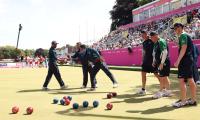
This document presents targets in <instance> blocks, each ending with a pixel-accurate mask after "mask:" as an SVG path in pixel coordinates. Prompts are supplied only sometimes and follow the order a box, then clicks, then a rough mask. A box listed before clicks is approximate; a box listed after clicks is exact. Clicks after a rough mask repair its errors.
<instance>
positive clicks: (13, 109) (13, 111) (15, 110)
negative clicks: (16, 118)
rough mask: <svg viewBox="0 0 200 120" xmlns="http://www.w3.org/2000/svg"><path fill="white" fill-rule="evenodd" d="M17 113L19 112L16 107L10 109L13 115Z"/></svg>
mask: <svg viewBox="0 0 200 120" xmlns="http://www.w3.org/2000/svg"><path fill="white" fill-rule="evenodd" d="M18 112H19V107H17V106H14V107H12V113H13V114H17V113H18Z"/></svg>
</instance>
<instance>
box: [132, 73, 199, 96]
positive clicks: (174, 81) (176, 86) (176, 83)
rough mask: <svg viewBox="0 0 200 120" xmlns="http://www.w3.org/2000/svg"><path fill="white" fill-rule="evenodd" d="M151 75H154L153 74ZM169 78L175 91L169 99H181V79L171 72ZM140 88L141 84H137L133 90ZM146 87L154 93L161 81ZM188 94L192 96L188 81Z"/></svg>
mask: <svg viewBox="0 0 200 120" xmlns="http://www.w3.org/2000/svg"><path fill="white" fill-rule="evenodd" d="M150 77H153V75H151V76H150ZM155 79H156V78H155ZM169 80H170V82H171V84H170V87H171V90H172V91H173V96H172V97H169V99H179V96H180V89H179V80H178V78H177V74H170V76H169ZM147 82H148V80H147ZM199 87H200V86H197V99H198V100H199V99H200V89H199ZM140 88H141V86H136V87H134V88H133V90H134V91H136V90H138V89H140ZM146 89H147V91H148V92H150V93H152V94H153V93H155V92H157V91H158V90H159V83H158V84H151V85H148V84H147V86H146ZM133 90H131V91H133ZM187 96H188V97H191V95H190V88H189V86H188V83H187Z"/></svg>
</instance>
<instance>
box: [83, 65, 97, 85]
mask: <svg viewBox="0 0 200 120" xmlns="http://www.w3.org/2000/svg"><path fill="white" fill-rule="evenodd" d="M82 70H83V86H87V83H88V73H89V74H90V76H91V72H92V66H91V65H88V64H82ZM94 82H95V84H97V81H96V78H94Z"/></svg>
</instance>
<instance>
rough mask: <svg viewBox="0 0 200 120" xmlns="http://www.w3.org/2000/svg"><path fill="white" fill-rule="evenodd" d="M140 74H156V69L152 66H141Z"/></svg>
mask: <svg viewBox="0 0 200 120" xmlns="http://www.w3.org/2000/svg"><path fill="white" fill-rule="evenodd" d="M142 72H146V73H156V72H157V69H156V68H155V67H153V66H152V65H145V64H142Z"/></svg>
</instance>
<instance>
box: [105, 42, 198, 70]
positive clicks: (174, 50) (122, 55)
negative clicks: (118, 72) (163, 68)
mask: <svg viewBox="0 0 200 120" xmlns="http://www.w3.org/2000/svg"><path fill="white" fill-rule="evenodd" d="M193 43H194V44H196V45H197V47H198V48H199V50H200V40H194V41H193ZM168 46H169V56H170V60H171V66H173V65H174V62H175V61H176V60H177V58H178V46H177V45H176V44H175V43H173V42H170V43H168ZM101 54H102V56H103V57H104V59H105V61H106V63H107V64H108V65H117V66H133V65H134V66H141V64H142V47H141V46H138V47H134V48H132V52H129V51H128V49H127V48H124V49H117V50H106V51H101ZM198 67H200V60H199V59H198Z"/></svg>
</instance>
